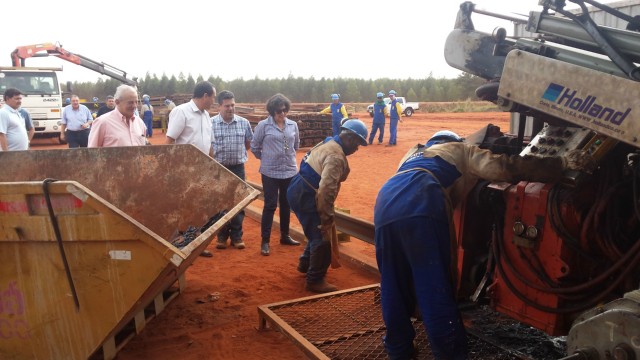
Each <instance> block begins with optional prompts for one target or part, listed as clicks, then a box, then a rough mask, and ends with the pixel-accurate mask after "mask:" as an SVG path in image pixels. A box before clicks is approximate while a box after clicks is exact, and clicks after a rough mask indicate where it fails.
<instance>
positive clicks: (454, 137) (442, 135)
mask: <svg viewBox="0 0 640 360" xmlns="http://www.w3.org/2000/svg"><path fill="white" fill-rule="evenodd" d="M448 142H462V138H461V137H460V136H458V134H456V133H454V132H453V131H451V130H440V131H438V132H436V133H435V134H433V135H432V136H431V138H429V140H427V143H426V144H425V146H426V147H430V146H431V145H436V144H444V143H448Z"/></svg>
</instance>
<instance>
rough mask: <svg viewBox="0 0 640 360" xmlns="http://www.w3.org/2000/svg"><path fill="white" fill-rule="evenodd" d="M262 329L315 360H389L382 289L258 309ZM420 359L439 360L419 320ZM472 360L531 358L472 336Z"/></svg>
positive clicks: (416, 323) (369, 288)
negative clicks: (285, 338) (274, 332)
mask: <svg viewBox="0 0 640 360" xmlns="http://www.w3.org/2000/svg"><path fill="white" fill-rule="evenodd" d="M258 313H259V315H260V328H261V329H263V328H264V327H265V326H266V322H267V321H268V322H269V323H270V324H271V325H272V326H274V327H275V328H277V329H279V330H280V331H282V332H283V333H285V334H286V335H287V336H288V337H289V338H291V339H292V340H293V341H294V342H295V343H296V345H298V346H299V347H300V348H301V349H302V350H303V351H304V352H305V353H306V354H307V355H308V356H309V357H310V358H312V359H340V360H369V359H387V354H386V353H385V351H384V347H383V345H382V337H383V335H384V333H385V326H384V322H383V321H382V313H381V309H380V287H379V285H377V284H376V285H370V286H364V287H360V288H355V289H350V290H344V291H339V292H335V293H331V294H328V295H317V296H312V297H307V298H302V299H296V300H292V301H287V302H281V303H277V304H270V305H263V306H260V307H259V308H258ZM413 325H414V328H415V329H416V339H415V344H416V346H417V348H418V352H419V356H418V359H433V356H432V354H431V350H430V349H429V342H428V341H427V337H426V335H425V331H424V327H423V325H422V322H421V321H419V320H414V321H413ZM469 358H470V359H492V360H494V359H498V360H500V359H505V360H506V359H527V358H528V357H526V356H524V355H521V354H518V353H516V352H514V351H506V350H504V349H501V348H499V347H497V346H495V345H492V344H489V343H487V342H485V341H482V340H480V339H479V338H477V337H475V336H473V335H472V334H471V333H469Z"/></svg>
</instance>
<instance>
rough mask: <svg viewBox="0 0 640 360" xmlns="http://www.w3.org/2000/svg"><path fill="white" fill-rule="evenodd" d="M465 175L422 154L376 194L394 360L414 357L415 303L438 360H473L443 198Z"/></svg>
mask: <svg viewBox="0 0 640 360" xmlns="http://www.w3.org/2000/svg"><path fill="white" fill-rule="evenodd" d="M420 168H422V169H427V170H429V171H430V172H431V174H433V175H431V174H430V173H428V172H425V171H421V170H417V169H420ZM410 169H411V170H410ZM405 170H408V171H406V172H403V171H405ZM461 175H462V174H461V173H460V172H459V171H458V170H457V169H456V167H455V166H454V165H453V164H449V163H448V162H446V161H444V160H443V159H442V158H440V157H438V156H436V157H433V158H424V157H423V156H422V152H418V153H416V154H414V155H413V156H411V157H409V158H408V159H407V160H406V161H405V162H404V163H403V164H402V165H401V167H400V169H399V170H398V173H397V174H396V175H395V176H393V177H392V178H391V179H389V180H388V181H387V182H386V183H385V184H384V185H383V186H382V188H381V189H380V192H379V193H378V197H377V199H376V204H375V208H374V224H375V248H376V260H377V263H378V268H379V270H380V273H381V281H380V287H381V300H382V317H383V319H384V322H385V324H386V327H387V333H386V335H385V337H384V346H385V350H386V351H387V353H388V354H389V357H390V358H391V359H408V358H409V357H410V356H411V354H412V351H413V350H412V349H413V345H412V341H413V339H414V338H415V331H414V329H413V326H412V325H411V321H410V317H411V315H412V314H413V311H414V308H415V305H416V304H415V303H416V300H417V303H418V304H417V305H418V306H419V309H420V312H421V314H422V317H423V321H424V326H425V329H426V331H427V334H428V337H429V341H430V344H431V349H432V352H433V354H434V356H435V358H436V359H466V358H467V338H466V333H465V330H464V326H463V324H462V320H461V317H460V315H459V312H458V309H457V305H456V301H455V295H454V288H453V284H452V275H451V268H450V266H451V240H450V231H449V221H450V219H449V215H448V214H449V210H448V208H447V197H446V194H445V193H444V188H446V187H448V186H450V185H451V184H453V182H454V181H455V180H456V179H457V178H459V177H460V176H461ZM434 176H435V177H437V178H434Z"/></svg>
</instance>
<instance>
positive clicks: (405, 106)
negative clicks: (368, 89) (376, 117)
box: [367, 96, 420, 117]
mask: <svg viewBox="0 0 640 360" xmlns="http://www.w3.org/2000/svg"><path fill="white" fill-rule="evenodd" d="M396 99H397V100H398V102H399V103H400V105H402V114H403V115H404V116H408V117H409V116H411V115H413V113H414V112H416V110H420V103H418V102H407V101H406V99H405V98H404V96H396ZM383 101H384V103H385V104H387V110H388V109H389V107H390V105H389V103H390V102H391V99H389V98H388V97H387V98H384V99H383ZM367 112H368V113H369V116H371V117H373V104H371V105H369V106H367Z"/></svg>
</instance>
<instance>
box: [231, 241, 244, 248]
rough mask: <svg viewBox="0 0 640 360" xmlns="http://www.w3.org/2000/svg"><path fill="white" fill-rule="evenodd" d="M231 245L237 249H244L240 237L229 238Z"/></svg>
mask: <svg viewBox="0 0 640 360" xmlns="http://www.w3.org/2000/svg"><path fill="white" fill-rule="evenodd" d="M231 246H233V247H234V248H236V249H238V250H242V249H244V241H242V239H239V240H231Z"/></svg>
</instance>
